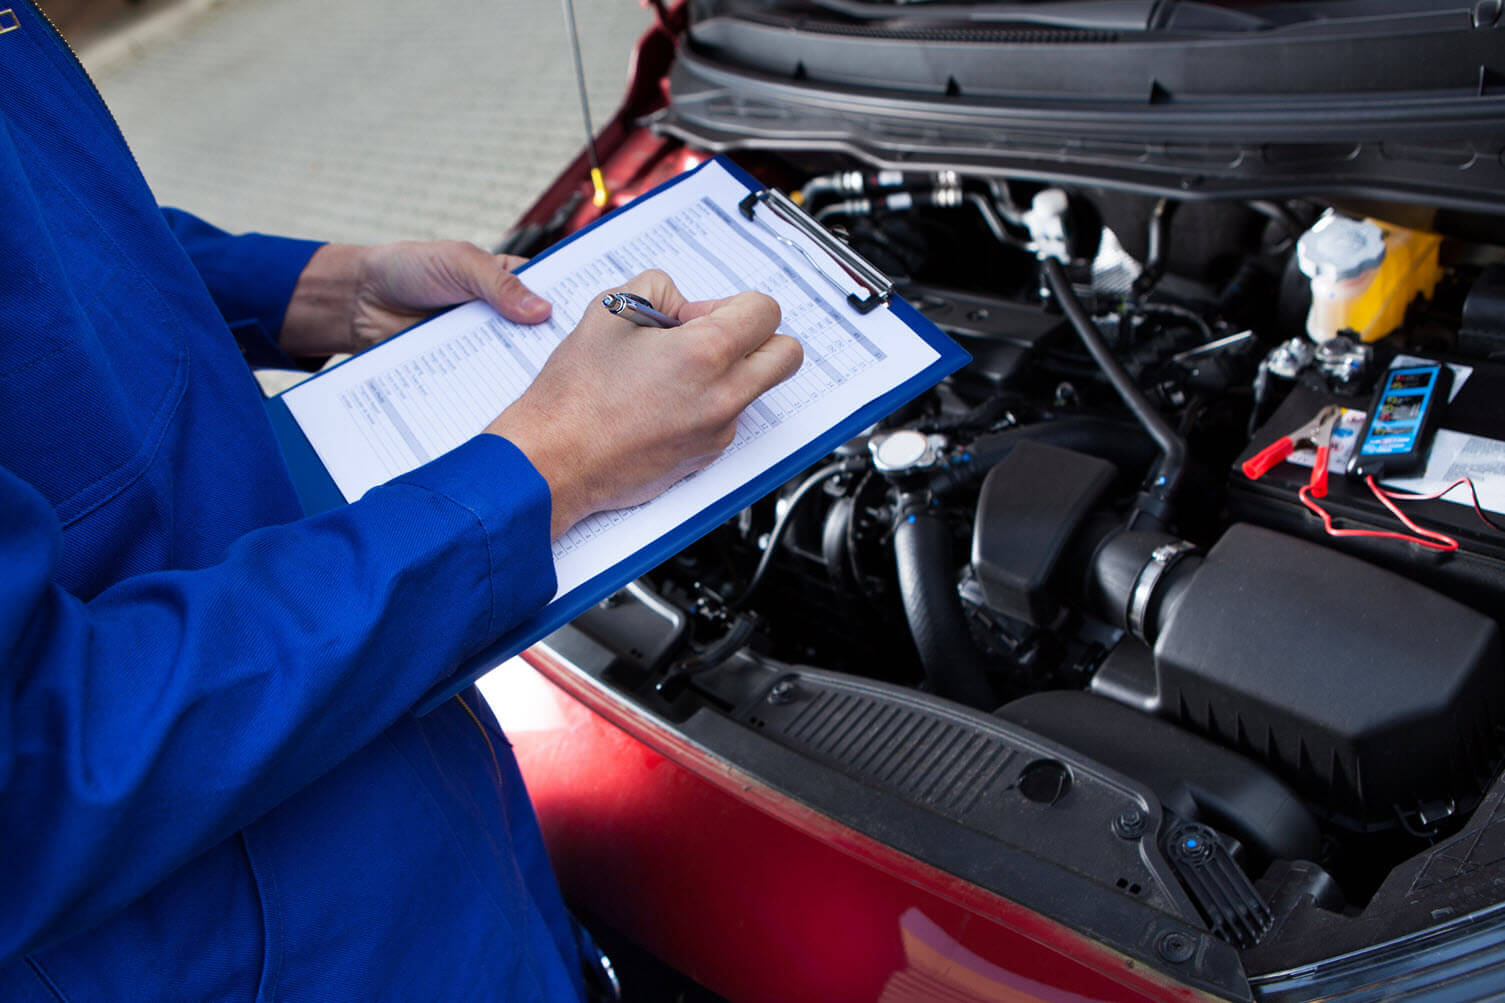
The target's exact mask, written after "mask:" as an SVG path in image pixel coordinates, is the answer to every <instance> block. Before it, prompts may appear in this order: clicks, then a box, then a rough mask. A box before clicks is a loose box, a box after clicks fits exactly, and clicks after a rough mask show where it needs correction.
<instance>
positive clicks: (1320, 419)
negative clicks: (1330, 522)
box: [1242, 404, 1343, 498]
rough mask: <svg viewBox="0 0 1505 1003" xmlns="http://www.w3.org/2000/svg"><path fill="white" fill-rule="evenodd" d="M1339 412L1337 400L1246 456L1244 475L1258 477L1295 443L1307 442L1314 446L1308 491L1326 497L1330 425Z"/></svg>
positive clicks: (1289, 451)
mask: <svg viewBox="0 0 1505 1003" xmlns="http://www.w3.org/2000/svg"><path fill="white" fill-rule="evenodd" d="M1342 416H1343V409H1342V408H1341V407H1339V406H1338V405H1337V404H1329V405H1327V406H1326V407H1324V408H1323V409H1322V410H1320V411H1318V412H1317V414H1316V416H1315V417H1313V418H1312V420H1311V421H1309V422H1307V423H1306V424H1305V425H1302V426H1301V427H1300V428H1298V429H1296V431H1294V432H1291V433H1290V434H1289V435H1283V436H1281V437H1280V438H1279V439H1276V440H1275V441H1274V442H1272V443H1270V445H1268V446H1266V447H1265V448H1264V449H1261V450H1260V451H1259V452H1257V453H1255V454H1254V455H1253V456H1251V457H1249V458H1248V459H1247V460H1245V461H1244V465H1243V468H1242V469H1243V471H1244V476H1245V477H1247V478H1249V479H1250V480H1251V481H1257V480H1259V479H1260V478H1261V477H1263V476H1265V474H1267V473H1269V472H1270V468H1271V467H1273V466H1275V465H1276V464H1277V463H1279V462H1280V461H1281V460H1284V459H1285V458H1286V457H1288V456H1290V455H1291V454H1292V453H1294V452H1295V451H1296V447H1297V446H1300V445H1301V444H1302V443H1310V444H1311V445H1312V446H1313V448H1315V449H1316V450H1317V458H1316V460H1315V461H1314V462H1313V463H1312V479H1311V481H1310V487H1311V493H1312V495H1313V496H1315V497H1317V498H1324V497H1326V496H1327V458H1328V454H1329V453H1330V452H1331V451H1332V442H1333V429H1334V428H1336V427H1337V424H1338V419H1339V418H1341V417H1342Z"/></svg>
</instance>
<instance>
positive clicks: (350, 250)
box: [280, 240, 550, 357]
mask: <svg viewBox="0 0 1505 1003" xmlns="http://www.w3.org/2000/svg"><path fill="white" fill-rule="evenodd" d="M524 260H525V259H523V258H518V257H513V256H512V255H509V254H488V253H486V252H485V251H483V250H481V249H480V248H479V247H477V246H475V245H474V244H467V243H465V242H464V241H459V240H437V241H405V242H402V243H397V244H379V245H377V246H375V247H358V246H355V245H353V244H326V245H325V246H323V247H321V248H319V249H318V250H317V251H315V252H314V256H313V257H312V258H310V259H309V262H308V265H307V266H306V267H305V268H304V269H303V273H302V274H301V275H300V276H299V277H298V284H297V286H296V287H295V288H294V289H293V297H292V299H291V300H290V301H289V302H288V306H287V316H286V318H285V319H284V320H283V322H282V334H281V338H280V343H281V345H282V348H283V350H284V351H285V352H287V353H288V354H289V355H292V356H294V357H307V356H317V355H333V354H335V353H336V352H359V351H360V350H361V349H363V348H368V347H370V346H371V345H374V344H376V343H377V342H378V341H381V340H382V339H383V338H389V337H391V336H392V335H394V334H396V333H397V332H398V331H401V330H403V329H405V328H408V327H411V326H412V325H414V324H416V323H417V322H418V321H420V320H422V319H423V318H424V317H427V316H428V315H429V314H431V313H433V312H434V311H435V310H439V309H442V308H444V307H447V306H453V305H454V304H456V303H464V302H466V301H467V300H473V299H483V300H485V301H486V302H487V303H490V304H491V305H492V306H494V307H496V309H497V310H498V311H499V312H501V313H502V315H503V316H506V317H510V318H511V319H513V320H516V321H520V322H522V323H525V324H536V323H538V322H539V321H542V320H547V319H548V316H549V311H550V307H549V304H548V303H547V302H546V301H544V300H543V299H540V298H539V297H538V296H536V295H534V294H533V293H532V292H530V291H529V290H528V288H527V287H526V286H524V285H523V283H522V280H521V279H519V278H518V277H517V276H516V275H513V274H512V269H514V268H516V267H517V266H518V265H520V264H522V263H523V261H524Z"/></svg>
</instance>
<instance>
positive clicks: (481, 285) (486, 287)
mask: <svg viewBox="0 0 1505 1003" xmlns="http://www.w3.org/2000/svg"><path fill="white" fill-rule="evenodd" d="M465 246H467V247H468V248H469V250H468V251H465V252H462V253H460V254H458V255H454V256H453V257H452V259H451V260H450V261H449V262H448V264H449V266H450V271H451V274H452V275H453V277H454V279H455V280H456V281H457V282H458V283H459V284H460V285H461V286H462V287H463V288H464V289H465V291H466V292H468V293H470V294H471V295H472V296H475V297H477V298H478V299H483V300H485V301H486V302H487V303H489V304H491V305H492V306H493V307H495V308H496V310H497V312H498V313H500V314H501V315H502V316H503V317H506V318H507V319H509V320H515V321H517V322H519V323H521V324H537V323H540V322H541V321H545V320H548V319H549V314H550V312H552V310H553V307H551V306H550V305H549V302H548V300H546V299H544V298H543V297H541V296H539V295H538V294H536V293H534V292H533V291H532V290H531V289H529V288H528V287H527V286H526V285H524V284H523V280H522V279H520V278H518V277H517V276H516V275H513V274H512V272H511V271H510V270H509V266H512V265H515V264H517V263H521V261H522V259H521V258H516V257H513V256H511V255H495V254H488V253H486V252H485V251H483V250H481V249H480V248H479V247H476V246H475V245H474V244H469V245H465Z"/></svg>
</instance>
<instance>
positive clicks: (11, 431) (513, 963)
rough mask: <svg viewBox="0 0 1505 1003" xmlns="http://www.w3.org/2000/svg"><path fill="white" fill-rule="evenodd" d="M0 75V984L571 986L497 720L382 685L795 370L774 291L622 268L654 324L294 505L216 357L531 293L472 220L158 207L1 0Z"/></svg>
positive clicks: (216, 991) (505, 601)
mask: <svg viewBox="0 0 1505 1003" xmlns="http://www.w3.org/2000/svg"><path fill="white" fill-rule="evenodd" d="M0 92H3V94H4V95H5V97H4V101H3V104H0V212H3V223H0V252H3V257H0V657H3V686H0V903H3V907H0V998H3V999H6V1000H18V999H19V1000H28V999H36V1000H57V999H65V1000H88V999H108V1000H124V999H143V1000H158V999H216V1000H236V999H245V1000H251V999H341V1000H344V999H454V1000H459V999H490V1000H495V999H509V1000H536V999H547V1000H555V999H573V998H578V997H579V996H580V995H581V993H582V987H581V977H580V965H579V952H578V949H577V944H576V940H575V934H574V931H573V929H572V926H571V922H570V920H569V917H568V915H567V913H566V912H565V909H564V906H563V904H562V903H561V901H560V897H559V892H558V890H557V887H556V886H555V884H554V879H553V875H552V872H551V871H550V868H549V863H548V860H547V858H546V856H545V852H544V847H543V843H542V841H541V838H540V834H539V831H538V827H537V823H536V821H535V819H534V817H533V814H532V810H531V807H530V805H529V803H528V800H527V795H526V792H525V791H524V790H523V787H522V782H521V779H520V777H519V775H518V772H517V768H516V764H515V762H514V760H513V758H512V756H511V754H510V751H509V748H508V746H507V744H506V742H505V740H504V739H503V737H502V735H501V732H500V731H499V730H498V728H497V726H496V723H495V721H494V719H492V718H491V717H490V716H489V714H488V712H487V710H486V709H485V707H484V706H483V705H482V704H481V702H480V701H479V699H478V698H477V696H476V694H475V692H474V690H471V691H469V692H468V693H466V694H463V695H462V696H461V697H459V698H457V699H454V700H451V701H449V702H447V703H446V704H445V705H444V706H443V707H441V708H440V709H438V710H436V711H435V712H434V713H432V714H430V715H428V716H426V717H423V718H415V717H413V716H412V715H411V714H409V713H408V710H409V708H410V707H411V705H412V704H413V703H414V702H415V701H416V700H417V699H418V698H419V697H420V696H421V695H422V694H423V693H424V692H425V691H427V690H428V689H429V688H430V687H431V686H433V685H434V684H435V683H437V682H439V681H440V680H442V679H444V678H445V677H446V676H447V674H448V673H450V672H451V671H452V670H453V669H454V668H455V666H456V665H457V664H458V663H459V662H460V661H461V660H462V659H463V658H464V657H465V656H466V655H467V654H469V653H472V652H474V651H476V650H477V649H479V648H480V647H482V646H483V645H485V644H486V643H487V642H488V641H489V640H491V639H493V638H495V637H496V636H498V635H499V634H501V633H502V632H503V631H505V630H506V629H507V628H508V626H509V625H512V624H515V623H517V622H518V621H519V620H520V619H521V618H523V617H525V616H527V615H528V614H530V613H531V612H533V611H535V610H536V609H538V608H539V607H540V606H541V605H542V604H543V603H544V602H545V601H546V600H548V599H549V598H550V597H551V596H552V594H553V591H554V587H555V582H554V575H553V564H552V559H551V556H550V549H549V542H550V538H551V536H554V535H558V534H559V533H560V532H562V531H563V530H564V529H566V528H568V526H569V525H570V524H571V523H573V522H574V521H575V520H577V519H579V518H581V517H583V516H584V515H586V514H588V513H590V512H592V511H596V510H599V509H603V508H610V507H615V506H619V505H622V504H627V503H631V502H635V501H639V500H642V499H645V498H647V497H650V496H651V495H652V494H653V493H654V492H656V491H657V490H659V489H660V488H662V487H663V486H665V485H667V484H668V483H671V482H672V481H673V480H674V479H676V478H677V477H679V476H681V475H682V474H684V473H685V472H687V471H689V470H691V469H694V468H695V467H697V466H699V465H703V464H704V463H705V462H708V460H709V458H711V457H712V456H714V455H715V454H716V453H717V452H718V451H719V450H720V449H721V448H723V447H724V446H725V445H726V444H727V442H729V440H730V436H731V434H732V432H733V430H734V426H735V421H736V417H737V414H738V413H739V412H740V411H741V409H742V408H743V407H744V406H745V405H746V404H747V403H749V402H750V401H751V400H752V399H753V398H754V397H755V396H756V395H758V394H759V393H761V392H762V391H763V390H765V389H767V388H768V387H770V386H772V385H773V384H775V383H777V382H778V381H779V380H781V379H783V378H785V377H787V376H788V375H790V374H791V373H792V372H793V371H794V370H795V369H796V368H797V367H798V365H799V361H800V352H799V348H798V346H797V345H796V344H795V343H794V342H793V341H792V340H790V339H788V338H785V337H783V336H779V335H774V333H773V332H774V328H775V326H776V324H777V323H778V308H777V306H776V305H775V304H774V303H773V301H772V300H770V299H768V298H767V297H762V296H759V295H757V294H744V295H742V296H738V297H734V298H732V299H730V300H726V301H721V302H717V303H703V304H686V303H685V302H684V300H683V299H682V298H681V297H680V296H679V295H678V294H677V292H676V291H675V290H674V288H673V286H672V284H671V283H670V282H669V281H668V279H667V278H666V277H664V276H662V275H658V274H652V273H650V274H649V275H646V276H643V277H640V278H639V279H637V280H634V281H633V282H632V283H629V285H628V287H627V288H630V289H632V290H634V291H636V292H638V293H641V294H643V295H645V296H648V297H649V298H650V299H652V300H653V301H654V302H655V303H656V304H658V305H660V306H661V307H662V308H663V309H665V310H666V311H667V312H670V313H674V314H676V315H678V316H680V317H682V318H685V319H687V320H688V321H689V323H687V324H686V325H685V326H684V327H682V328H679V329H677V330H676V331H675V332H674V336H673V337H665V336H664V333H663V332H661V331H655V330H650V329H644V328H637V327H635V326H633V325H632V324H630V323H629V322H627V321H626V320H622V319H619V318H614V317H611V316H609V315H607V314H606V312H605V311H604V310H595V311H593V312H592V314H591V315H590V316H589V317H588V318H587V319H586V320H585V321H584V322H582V324H581V325H580V327H579V328H578V329H577V330H576V331H574V332H573V333H572V334H571V335H570V336H569V337H568V338H566V339H565V340H564V341H563V343H562V344H561V345H560V347H559V348H558V350H557V351H556V352H555V354H554V356H553V357H552V358H551V359H550V361H549V363H548V364H547V365H546V366H545V368H544V370H543V372H542V373H541V374H540V375H539V377H538V379H537V381H536V382H535V383H534V385H533V386H532V387H531V388H530V389H529V390H528V392H527V393H526V394H524V395H523V397H522V398H521V399H520V400H518V401H517V403H516V404H514V405H513V406H511V407H509V408H508V409H507V410H506V411H505V412H503V413H502V414H501V415H499V416H498V417H497V418H496V419H495V420H494V421H493V422H492V423H491V424H490V426H489V427H488V428H487V429H486V432H485V433H482V434H479V435H477V436H476V437H475V438H474V439H471V440H470V441H468V442H466V443H464V444H463V445H461V446H460V447H458V448H457V449H455V450H454V451H452V452H451V453H449V454H448V455H445V456H443V457H440V458H439V459H437V460H434V461H433V462H431V463H429V464H427V465H425V466H423V467H421V468H419V469H417V470H415V471H413V472H412V473H410V474H407V475H405V476H402V477H399V478H397V479H396V480H395V481H393V482H392V483H390V484H387V485H384V486H381V487H378V488H375V489H373V490H372V491H370V492H369V493H368V494H367V495H366V496H365V497H363V498H361V499H360V500H359V501H357V502H355V503H353V504H350V505H348V506H346V507H344V508H342V509H339V510H336V511H333V512H329V513H326V514H323V515H319V516H315V517H311V518H302V517H301V513H300V511H299V508H298V504H297V501H296V499H295V496H294V494H293V490H292V487H291V484H290V482H289V479H288V475H287V473H286V470H285V468H284V466H283V463H282V461H281V459H280V456H279V454H278V451H277V447H276V445H275V442H274V440H273V437H272V434H271V431H270V428H269V426H268V423H267V420H266V418H265V416H264V413H263V410H262V403H261V400H260V397H259V394H258V392H257V389H256V386H255V383H254V381H253V378H252V376H251V374H250V372H249V370H248V368H247V366H246V363H245V360H244V359H243V358H242V355H243V354H245V355H247V356H252V357H255V356H267V355H275V354H276V353H277V352H278V351H279V344H274V342H279V343H280V350H286V351H287V352H290V353H292V354H293V355H323V354H327V353H330V352H334V351H345V350H352V349H358V348H360V347H362V346H363V345H365V344H369V343H371V342H373V341H375V340H379V339H380V338H382V337H385V336H388V335H390V334H392V333H394V332H396V331H398V330H400V329H402V328H404V327H406V326H408V325H409V324H410V323H411V322H412V321H413V320H415V319H416V318H418V317H420V316H422V315H424V314H425V313H428V312H430V311H432V310H433V309H435V308H438V307H441V306H443V305H446V304H450V303H454V302H457V301H461V300H465V299H470V298H474V297H483V298H485V299H486V300H487V301H489V302H490V303H492V304H493V305H494V306H495V307H497V308H498V309H499V310H501V311H502V312H503V313H504V314H506V315H508V316H510V317H512V318H514V319H517V320H520V321H525V322H536V321H540V320H543V319H544V318H545V317H547V315H548V312H549V306H548V304H547V303H544V302H543V301H542V300H540V299H539V298H538V297H536V296H533V295H531V294H530V293H529V292H528V290H527V289H526V288H524V286H523V285H522V283H521V282H520V281H519V280H518V279H517V278H516V277H514V276H512V275H511V274H510V273H509V272H508V270H507V266H509V265H513V264H515V262H514V261H510V260H508V259H498V258H494V257H492V256H491V255H489V254H486V253H485V252H483V251H481V250H480V249H478V248H475V247H473V246H470V245H465V244H458V243H423V244H395V245H385V246H380V247H373V248H358V247H350V246H342V245H326V246H319V245H316V244H313V243H308V242H304V241H293V240H285V239H278V238H271V237H265V236H260V235H247V236H241V237H231V236H228V235H226V234H224V233H222V232H220V231H218V230H216V229H214V228H212V227H210V226H208V225H207V224H205V223H203V222H200V221H199V220H197V219H195V218H193V217H191V216H188V215H185V214H182V213H178V212H173V211H166V212H164V211H162V210H159V208H158V207H157V205H156V203H155V200H154V199H153V197H152V194H151V192H150V191H149V190H148V188H147V186H146V183H145V181H144V180H143V178H142V177H141V174H140V172H139V171H138V169H137V168H136V165H135V163H134V161H133V159H132V157H131V154H130V152H129V150H128V149H127V147H126V145H125V142H124V140H123V139H122V137H121V136H120V134H119V131H118V129H117V128H116V126H115V124H114V122H113V120H112V119H111V117H110V114H109V112H108V111H107V110H106V109H105V107H104V105H103V103H102V102H101V101H100V99H99V97H98V94H97V92H95V91H94V89H93V87H92V85H91V84H90V82H89V80H88V78H87V77H86V75H85V74H84V73H83V70H82V68H81V67H80V66H79V65H78V64H77V61H76V60H75V59H74V57H73V56H72V55H71V53H70V52H69V50H68V49H67V48H66V47H65V46H64V44H63V43H62V41H61V39H60V38H59V37H58V36H57V35H56V33H55V32H54V31H53V30H52V29H51V28H50V26H49V25H48V24H47V23H46V22H45V21H44V20H43V19H42V18H41V17H40V16H39V15H38V12H37V11H36V10H35V9H34V8H33V7H31V6H29V5H22V6H19V7H17V8H15V9H14V10H6V11H3V12H0ZM232 332H233V336H232Z"/></svg>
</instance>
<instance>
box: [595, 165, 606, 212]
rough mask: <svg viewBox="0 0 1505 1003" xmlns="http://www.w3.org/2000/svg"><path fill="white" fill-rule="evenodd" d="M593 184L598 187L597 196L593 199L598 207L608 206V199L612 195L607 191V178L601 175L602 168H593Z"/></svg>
mask: <svg viewBox="0 0 1505 1003" xmlns="http://www.w3.org/2000/svg"><path fill="white" fill-rule="evenodd" d="M591 185H592V187H594V188H595V189H596V194H595V197H594V198H592V199H591V202H593V203H594V204H595V206H596V208H597V209H603V208H605V207H606V200H607V199H608V198H610V197H611V196H610V195H609V194H608V193H607V191H606V178H604V177H602V176H601V168H599V167H592V168H591Z"/></svg>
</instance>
